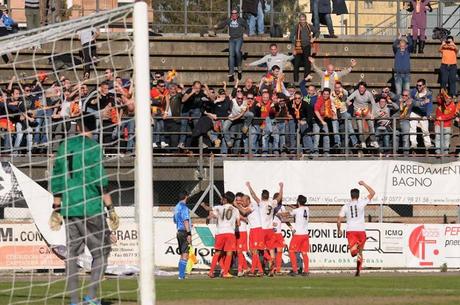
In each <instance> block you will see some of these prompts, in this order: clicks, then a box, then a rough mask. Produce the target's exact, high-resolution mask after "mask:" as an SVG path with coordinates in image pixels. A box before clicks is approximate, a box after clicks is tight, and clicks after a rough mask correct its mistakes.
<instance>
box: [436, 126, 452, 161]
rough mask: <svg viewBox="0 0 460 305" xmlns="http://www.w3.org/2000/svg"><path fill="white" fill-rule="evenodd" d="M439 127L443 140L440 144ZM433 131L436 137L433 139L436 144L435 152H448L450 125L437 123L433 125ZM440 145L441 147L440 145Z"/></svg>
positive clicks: (450, 133)
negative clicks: (443, 125)
mask: <svg viewBox="0 0 460 305" xmlns="http://www.w3.org/2000/svg"><path fill="white" fill-rule="evenodd" d="M441 129H442V131H443V135H442V136H443V141H442V145H441ZM434 132H435V133H436V137H435V140H434V143H435V146H436V153H437V154H440V153H443V154H447V153H449V146H450V136H451V135H452V127H443V128H441V126H439V125H435V126H434ZM441 146H442V147H441Z"/></svg>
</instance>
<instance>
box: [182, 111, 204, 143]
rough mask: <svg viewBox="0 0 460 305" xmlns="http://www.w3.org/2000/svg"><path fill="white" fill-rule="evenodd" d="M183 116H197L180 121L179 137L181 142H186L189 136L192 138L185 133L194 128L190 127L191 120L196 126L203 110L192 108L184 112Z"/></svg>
mask: <svg viewBox="0 0 460 305" xmlns="http://www.w3.org/2000/svg"><path fill="white" fill-rule="evenodd" d="M181 116H183V117H194V118H195V119H193V120H191V121H190V120H189V119H182V120H181V121H180V132H181V135H180V138H179V144H185V141H186V140H187V138H190V136H189V135H186V134H185V133H186V132H188V131H191V130H192V129H191V127H190V123H191V122H193V125H194V126H196V123H197V122H198V118H199V117H200V116H201V110H200V109H199V108H194V109H190V110H189V111H187V112H182V113H181Z"/></svg>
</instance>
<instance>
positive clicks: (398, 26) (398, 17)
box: [396, 0, 401, 35]
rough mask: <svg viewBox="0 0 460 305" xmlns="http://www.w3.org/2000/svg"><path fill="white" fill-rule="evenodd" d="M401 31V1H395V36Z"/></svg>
mask: <svg viewBox="0 0 460 305" xmlns="http://www.w3.org/2000/svg"><path fill="white" fill-rule="evenodd" d="M400 30H401V0H396V35H398V34H399V31H400Z"/></svg>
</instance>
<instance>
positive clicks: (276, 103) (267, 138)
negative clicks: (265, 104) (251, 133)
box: [262, 93, 288, 155]
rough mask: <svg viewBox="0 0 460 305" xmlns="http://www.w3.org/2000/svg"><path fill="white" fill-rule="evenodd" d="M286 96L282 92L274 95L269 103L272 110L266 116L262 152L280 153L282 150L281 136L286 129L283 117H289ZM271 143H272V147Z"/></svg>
mask: <svg viewBox="0 0 460 305" xmlns="http://www.w3.org/2000/svg"><path fill="white" fill-rule="evenodd" d="M285 98H286V97H285V96H284V94H282V93H278V94H273V95H272V99H271V104H270V105H269V108H270V110H269V111H268V115H267V116H266V117H265V122H264V123H265V125H264V128H263V135H262V153H264V154H268V153H269V152H270V151H271V152H273V153H275V154H277V155H278V154H279V152H280V137H281V134H282V133H283V134H284V132H285V129H286V125H285V123H284V119H283V118H286V117H287V112H288V109H287V105H286V101H285ZM281 104H282V105H281ZM270 143H272V145H271V149H270Z"/></svg>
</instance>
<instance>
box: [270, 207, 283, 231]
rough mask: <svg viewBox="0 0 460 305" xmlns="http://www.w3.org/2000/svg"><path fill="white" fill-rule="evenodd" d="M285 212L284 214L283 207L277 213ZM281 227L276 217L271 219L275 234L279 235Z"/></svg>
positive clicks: (279, 220)
mask: <svg viewBox="0 0 460 305" xmlns="http://www.w3.org/2000/svg"><path fill="white" fill-rule="evenodd" d="M285 212H286V208H285V207H284V205H283V206H281V208H280V209H279V210H278V213H285ZM281 225H282V221H281V219H280V218H279V217H278V216H277V215H275V217H274V218H273V229H274V231H275V233H280V234H281Z"/></svg>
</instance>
